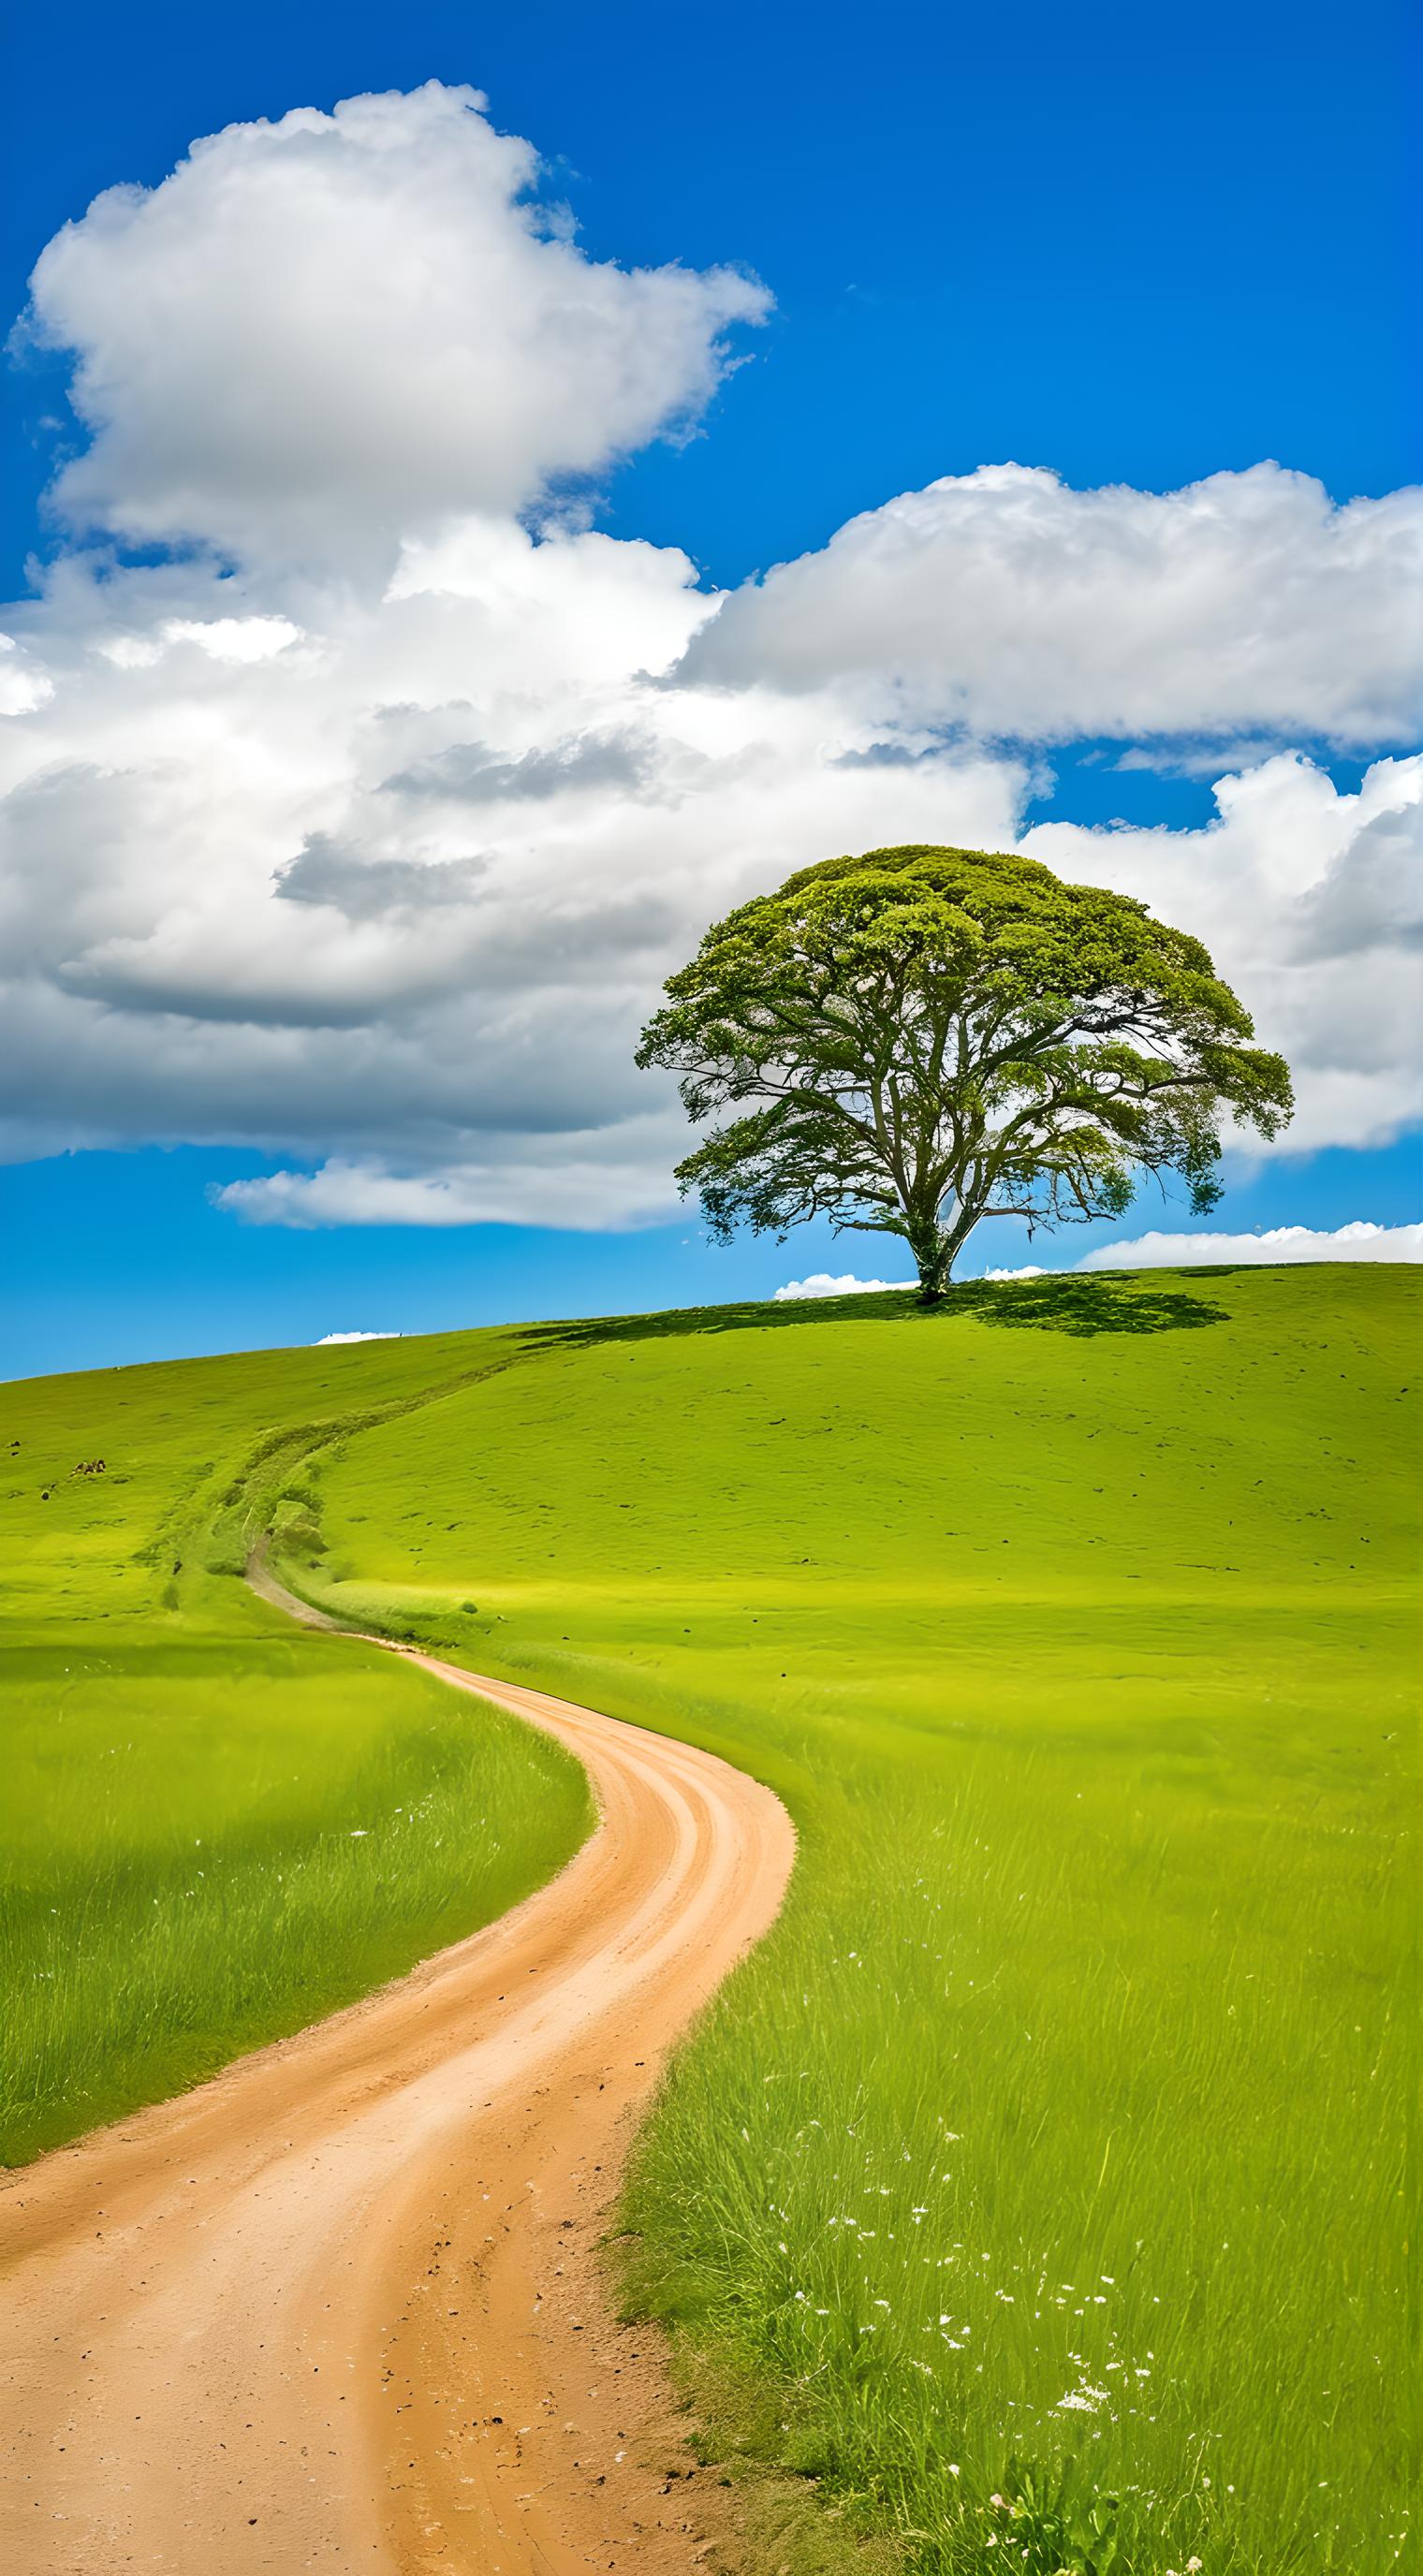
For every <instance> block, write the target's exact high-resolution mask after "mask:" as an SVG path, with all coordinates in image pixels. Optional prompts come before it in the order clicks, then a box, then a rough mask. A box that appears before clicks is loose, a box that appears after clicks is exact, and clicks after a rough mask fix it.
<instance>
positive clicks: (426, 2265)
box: [0, 1583, 793, 2576]
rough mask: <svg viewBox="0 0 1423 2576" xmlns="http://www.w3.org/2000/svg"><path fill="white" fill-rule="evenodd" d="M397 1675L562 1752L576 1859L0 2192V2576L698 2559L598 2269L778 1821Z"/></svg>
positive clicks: (744, 1922)
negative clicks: (583, 1783) (496, 1918)
mask: <svg viewBox="0 0 1423 2576" xmlns="http://www.w3.org/2000/svg"><path fill="white" fill-rule="evenodd" d="M263 1588H264V1589H267V1590H269V1591H270V1592H271V1593H272V1595H273V1597H279V1598H282V1599H283V1600H285V1597H286V1596H284V1595H278V1594H277V1592H276V1587H275V1586H273V1585H270V1584H268V1583H264V1584H263ZM291 1606H294V1605H291ZM398 1651H404V1650H398ZM413 1660H414V1661H416V1662H418V1663H422V1664H424V1665H425V1667H426V1669H427V1670H429V1671H431V1672H435V1673H438V1674H440V1675H442V1676H443V1678H444V1679H445V1680H447V1681H450V1682H452V1683H454V1684H455V1685H456V1687H458V1688H460V1689H464V1690H472V1691H475V1692H477V1693H479V1694H480V1695H481V1696H483V1697H485V1698H487V1699H492V1700H497V1701H498V1702H499V1703H500V1705H501V1706H503V1707H505V1708H511V1709H514V1710H517V1711H518V1713H519V1714H520V1715H521V1716H524V1717H528V1718H531V1719H532V1720H533V1721H534V1722H535V1724H537V1725H540V1726H544V1727H547V1728H548V1730H549V1731H550V1733H552V1734H554V1735H556V1736H558V1737H559V1738H560V1740H561V1741H562V1742H563V1743H565V1744H567V1745H568V1746H569V1747H570V1748H571V1749H572V1751H573V1752H575V1753H576V1754H577V1755H578V1757H579V1759H580V1760H581V1761H582V1762H583V1763H584V1764H585V1765H586V1767H587V1769H588V1771H589V1773H590V1774H591V1776H592V1779H593V1781H594V1784H595V1787H596V1790H597V1795H598V1802H599V1806H600V1809H601V1814H602V1822H601V1825H600V1827H599V1829H598V1831H597V1832H596V1833H595V1834H594V1835H593V1837H592V1839H591V1840H590V1841H589V1842H588V1843H587V1844H585V1846H584V1848H583V1850H582V1851H581V1852H580V1853H579V1854H578V1856H577V1858H576V1859H575V1860H573V1861H572V1862H571V1863H570V1864H569V1866H568V1868H567V1869H566V1870H565V1871H564V1872H563V1873H562V1875H561V1876H560V1877H559V1878H557V1879H556V1880H555V1881H554V1882H553V1883H552V1885H551V1886H549V1887H547V1888H545V1889H543V1890H542V1891H541V1893H540V1894H539V1895H537V1896H534V1897H532V1898H530V1899H529V1900H528V1902H527V1903H526V1904H524V1905H522V1906H520V1907H518V1908H517V1909H516V1910H515V1912H514V1913H512V1914H510V1915H506V1916H505V1917H504V1919H503V1920H502V1921H501V1922H500V1923H498V1924H494V1925H491V1926H490V1928H489V1929H488V1930H487V1931H485V1932H482V1933H479V1934H476V1935H475V1937H474V1938H473V1939H471V1940H469V1941H464V1942H461V1943H459V1944H458V1945H457V1946H456V1947H455V1948H453V1949H450V1950H446V1951H444V1952H442V1953H441V1955H440V1956H439V1957H438V1958H436V1959H434V1960H431V1961H429V1962H428V1963H427V1964H426V1965H425V1966H424V1967H422V1968H419V1969H417V1970H416V1971H415V1973H414V1974H413V1975H412V1976H409V1977H407V1978H404V1979H403V1980H402V1981H401V1982H400V1983H399V1984H398V1985H395V1986H392V1987H389V1988H387V1989H386V1990H385V1991H384V1992H383V1993H382V1994H379V1995H377V1996H375V1997H373V1998H372V1999H371V2000H370V2001H369V2002H367V2003H364V2004H359V2005H356V2006H354V2007H353V2008H352V2009H351V2010H349V2011H347V2012H343V2013H339V2014H337V2015H336V2016H334V2018H333V2019H331V2020H330V2021H327V2022H323V2023H320V2024H319V2025H317V2027H316V2028H314V2029H312V2030H309V2031H305V2032H303V2033H302V2034H301V2035H300V2036H299V2037H298V2038H296V2039H293V2040H289V2041H284V2042H282V2043H280V2044H279V2045H278V2046H276V2047H274V2048H269V2049H265V2050H263V2051H262V2052H261V2053H260V2054H258V2055H256V2056H253V2057H249V2058H246V2059H244V2060H243V2061H242V2062H241V2063H239V2064H238V2065H236V2066H234V2067H232V2068H230V2069H229V2070H228V2071H227V2072H226V2073H225V2074H224V2075H221V2076H219V2077H218V2078H217V2079H216V2080H215V2081H214V2082H213V2083H210V2084H206V2085H204V2086H202V2087H201V2088H200V2089H199V2090H197V2091H195V2092H193V2093H190V2094H186V2095H184V2096H183V2097H182V2098H181V2099H180V2100H178V2101H176V2102H169V2103H164V2104H162V2105H160V2106H159V2107H158V2108H157V2109H155V2110H152V2111H147V2112H144V2113H141V2114H140V2115H139V2116H138V2117H136V2118H134V2119H131V2120H128V2121H125V2122H123V2123H121V2124H120V2125H119V2126H118V2127H116V2128H113V2129H108V2130H105V2131H103V2132H101V2133H100V2134H99V2135H97V2136H95V2137H94V2138H91V2139H89V2140H88V2141H86V2142H85V2143H84V2144H83V2145H81V2146H79V2147H76V2148H72V2149H66V2150H63V2151H62V2152H60V2153H59V2154H57V2155H53V2156H49V2157H46V2158H44V2159H43V2160H42V2161H41V2162H40V2163H38V2164H36V2165H32V2166H30V2167H28V2168H27V2169H26V2170H25V2171H23V2172H22V2173H20V2174H18V2175H16V2176H15V2177H14V2178H13V2179H12V2180H11V2181H10V2182H9V2183H8V2184H7V2185H6V2186H5V2187H4V2189H3V2192H0V2265H3V2272H4V2277H3V2284H0V2302H2V2303H3V2314H4V2329H3V2360H0V2370H3V2386H4V2406H3V2425H4V2441H3V2461H4V2483H3V2488H0V2497H3V2501H2V2502H0V2566H3V2568H4V2569H5V2571H6V2576H120V2571H123V2570H140V2571H142V2576H256V2571H259V2570H261V2571H280V2576H297V2571H299V2570H303V2569H306V2568H317V2569H321V2570H327V2571H334V2570H346V2569H361V2570H370V2571H374V2576H386V2571H389V2570H395V2569H398V2570H400V2571H402V2576H404V2571H416V2570H418V2571H420V2576H455V2571H458V2572H459V2576H574V2571H580V2576H581V2571H584V2570H588V2569H611V2570H615V2571H622V2570H627V2571H640V2576H670V2571H672V2570H689V2569H691V2568H692V2567H693V2566H694V2565H695V2564H697V2563H698V2553H699V2545H700V2543H701V2541H702V2540H703V2538H704V2537H705V2535H706V2533H707V2532H708V2530H711V2531H713V2532H714V2531H715V2529H716V2511H715V2508H716V2505H717V2501H718V2496H717V2495H716V2494H712V2495H708V2496H704V2495H703V2493H702V2488H701V2487H700V2486H699V2485H698V2483H697V2480H696V2478H695V2477H691V2478H688V2477H687V2476H686V2475H685V2473H684V2474H680V2475H679V2474H678V2473H677V2468H676V2466H675V2465H674V2463H678V2462H679V2463H680V2466H681V2469H682V2471H683V2472H685V2471H686V2469H687V2468H688V2467H689V2466H690V2454H689V2453H687V2452H686V2450H685V2448H682V2447H680V2446H677V2445H676V2444H675V2443H673V2442H672V2441H671V2439H670V2438H669V2434H668V2430H667V2424H666V2414H665V2409H666V2391H665V2384H664V2382H663V2379H662V2375H661V2371H660V2368H659V2365H658V2362H657V2358H656V2355H655V2353H654V2352H652V2351H650V2350H649V2349H648V2343H647V2339H646V2338H644V2337H641V2336H640V2335H639V2334H638V2333H637V2332H636V2331H635V2330H631V2329H628V2328H619V2327H618V2326H617V2325H616V2324H615V2323H614V2322H613V2321H612V2319H611V2318H610V2317H609V2316H608V2314H607V2312H606V2309H605V2307H604V2305H603V2304H602V2302H601V2301H600V2298H599V2294H598V2264H597V2259H596V2253H595V2247H596V2240H597V2237H598V2234H599V2232H600V2229H601V2227H602V2226H603V2224H604V2223H605V2219H606V2213H607V2210H608V2206H609V2203H610V2201H611V2199H612V2196H613V2193H614V2190H615V2187H616V2181H617V2174H618V2169H619V2166H620V2163H621V2159H622V2157H623V2155H624V2153H625V2151H626V2146H627V2143H628V2139H629V2136H630V2133H631V2129H632V2127H633V2125H634V2122H635V2118H636V2115H637V2112H638V2110H639V2109H640V2107H641V2106H642V2104H643V2103H644V2102H645V2099H646V2096H647V2094H648V2092H649V2090H650V2088H651V2086H652V2085H653V2083H654V2081H655V2079H656V2075H657V2071H658V2068H659V2065H660V2064H661V2061H662V2059H663V2057H664V2056H665V2054H666V2051H667V2049H668V2047H669V2046H670V2044H671V2043H672V2042H673V2041H674V2040H675V2039H676V2038H677V2036H678V2034H679V2033H680V2032H681V2031H683V2030H684V2029H685V2027H686V2025H687V2023H688V2022H689V2021H690V2019H691V2018H692V2016H693V2015H694V2014H695V2013H696V2011H697V2010H698V2008H699V2007H700V2006H701V2005H702V2004H703V2003H704V2002H705V2001H706V1999H707V1998H708V1997H709V1996H710V1995H711V1994H712V1993H713V1991H714V1990H715V1988H716V1987H717V1986H718V1985H719V1983H720V1982H721V1980H722V1978H723V1977H724V1976H725V1975H726V1973H727V1971H728V1969H729V1968H730V1967H731V1966H732V1965H733V1963H734V1962H735V1960H736V1959H737V1958H738V1957H739V1956H740V1955H741V1954H742V1953H743V1952H744V1951H745V1950H746V1948H747V1947H748V1945H749V1944H750V1943H751V1942H753V1941H754V1940H755V1939H756V1938H757V1937H758V1936H759V1934H761V1933H762V1932H763V1931H764V1930H765V1929H766V1927H767V1925H768V1924H769V1923H770V1922H771V1920H772V1918H773V1917H774V1915H775V1913H776V1912H777V1909H778V1907H779V1905H780V1902H781V1898H782V1894H783V1892H784V1888H785V1884H786V1880H787V1877H788V1875H789V1872H790V1866H791V1860H792V1855H793V1835H792V1829H791V1825H790V1822H789V1819H788V1818H787V1816H786V1814H785V1811H784V1809H783V1808H782V1807H781V1805H780V1804H779V1802H778V1800H777V1799H776V1798H774V1797H773V1796H772V1795H771V1793H770V1791H769V1790H766V1789H763V1788H761V1787H759V1786H758V1785H757V1784H756V1783H755V1782H754V1781H751V1780H748V1779H746V1778H744V1777H743V1776H742V1775H741V1774H740V1773H739V1772H736V1771H733V1770H731V1769H729V1768H728V1767H727V1765H725V1764H724V1763H721V1762H718V1761H716V1760H714V1759H713V1758H712V1757H711V1756H710V1755H708V1754H705V1753H699V1752H696V1751H694V1750H692V1749H691V1748H690V1747H688V1746H685V1745H680V1744H674V1743H671V1742H669V1741H668V1740H667V1739H666V1738H664V1737H661V1736H657V1735H651V1734H647V1733H644V1732H642V1731H641V1730H640V1729H638V1728H636V1727H631V1726H624V1725H621V1724H619V1723H618V1722H617V1721H616V1720H615V1719H612V1718H607V1717H600V1716H597V1715H596V1714H595V1713H594V1712H593V1711H592V1710H591V1709H584V1708H577V1707H573V1706H571V1705H570V1704H569V1703H567V1702H565V1701H562V1700H556V1699H550V1698H547V1697H545V1696H544V1695H543V1694H542V1693H541V1692H538V1691H531V1690H523V1689H519V1688H516V1687H514V1686H512V1685H510V1684H509V1683H506V1682H499V1681H487V1680H480V1679H475V1678H474V1677H472V1676H470V1675H468V1674H466V1673H463V1672H461V1671H459V1670H458V1669H457V1668H456V1667H455V1666H453V1665H449V1664H443V1663H440V1662H438V1661H436V1660H435V1659H434V1658H433V1657H431V1656H428V1655H417V1656H415V1657H414V1658H413ZM659 2456H660V2459H661V2466H660V2467H659V2466H658V2460H659ZM704 2484H705V2481H703V2485H704Z"/></svg>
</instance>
